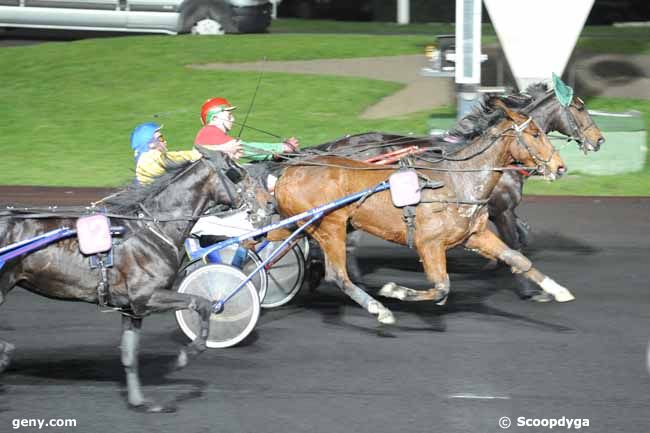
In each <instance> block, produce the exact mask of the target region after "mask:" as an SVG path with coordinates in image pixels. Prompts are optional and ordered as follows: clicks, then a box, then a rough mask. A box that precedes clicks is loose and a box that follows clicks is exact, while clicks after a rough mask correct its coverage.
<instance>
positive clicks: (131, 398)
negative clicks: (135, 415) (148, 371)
mask: <svg viewBox="0 0 650 433" xmlns="http://www.w3.org/2000/svg"><path fill="white" fill-rule="evenodd" d="M141 327H142V319H138V318H134V317H128V316H122V344H121V349H122V365H123V366H124V371H125V373H126V389H127V400H128V402H129V406H130V407H132V408H134V409H136V410H140V411H144V412H169V409H168V408H165V407H164V406H161V405H159V404H156V403H154V402H152V401H149V400H146V399H145V398H144V394H143V393H142V385H141V384H140V375H139V374H138V349H139V346H140V328H141Z"/></svg>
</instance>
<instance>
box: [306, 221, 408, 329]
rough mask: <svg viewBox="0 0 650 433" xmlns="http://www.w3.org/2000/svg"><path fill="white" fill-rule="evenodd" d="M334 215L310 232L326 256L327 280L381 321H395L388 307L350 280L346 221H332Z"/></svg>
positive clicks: (391, 322)
mask: <svg viewBox="0 0 650 433" xmlns="http://www.w3.org/2000/svg"><path fill="white" fill-rule="evenodd" d="M332 216H333V215H330V216H329V217H326V219H324V220H323V221H321V223H320V224H319V226H318V228H316V229H313V230H312V231H311V233H310V234H311V235H312V237H313V238H314V239H316V241H317V242H318V244H319V245H320V246H321V249H322V250H323V255H324V256H325V280H327V281H331V282H334V283H335V284H336V285H337V286H338V287H339V288H340V289H341V290H342V291H343V293H345V294H346V295H348V296H349V297H350V298H352V299H353V300H354V302H356V303H357V304H359V305H361V307H363V308H364V309H365V310H367V311H368V312H369V313H370V314H375V315H377V320H378V321H379V322H380V323H384V324H388V325H390V324H393V323H395V316H393V313H392V312H391V311H390V310H389V309H388V308H386V307H384V305H382V304H381V302H379V301H377V300H376V299H374V298H373V297H372V296H370V295H368V294H367V293H366V292H364V291H363V290H362V289H361V288H360V287H359V286H357V285H355V284H354V283H352V281H350V277H349V276H348V273H347V270H346V268H345V262H346V253H345V237H346V222H345V221H332Z"/></svg>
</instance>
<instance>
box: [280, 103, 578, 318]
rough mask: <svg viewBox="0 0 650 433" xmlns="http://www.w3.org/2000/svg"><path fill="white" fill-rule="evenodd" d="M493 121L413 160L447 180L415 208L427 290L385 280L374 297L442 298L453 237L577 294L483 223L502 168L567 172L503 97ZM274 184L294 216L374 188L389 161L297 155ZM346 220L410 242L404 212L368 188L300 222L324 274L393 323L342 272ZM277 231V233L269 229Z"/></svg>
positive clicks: (283, 207)
mask: <svg viewBox="0 0 650 433" xmlns="http://www.w3.org/2000/svg"><path fill="white" fill-rule="evenodd" d="M492 114H494V122H496V123H495V125H494V126H491V127H489V129H487V130H486V131H484V133H483V134H482V135H480V136H479V137H477V138H476V139H474V140H473V141H472V142H470V143H469V144H468V145H467V146H465V147H463V148H460V149H458V150H457V151H455V152H454V154H453V158H451V157H448V158H445V160H444V161H440V162H437V163H430V161H431V159H432V158H433V159H437V160H439V159H440V158H439V157H440V154H438V153H431V154H423V155H421V156H420V157H418V158H417V165H416V166H415V167H416V168H417V172H418V174H419V175H420V176H421V177H423V178H425V179H428V180H433V181H439V182H443V183H444V187H443V188H441V189H437V190H427V193H426V194H424V193H423V195H424V196H425V197H424V199H423V202H422V203H420V204H419V205H418V206H417V208H416V215H415V236H414V245H415V248H416V250H417V252H418V254H419V256H420V258H421V260H422V262H423V264H424V270H425V272H426V275H427V278H428V280H429V281H430V282H431V283H432V284H433V285H434V286H433V287H432V288H430V289H427V290H414V289H411V288H407V287H402V286H399V285H397V284H395V283H388V284H386V285H385V286H384V287H383V288H382V289H381V291H380V295H382V296H387V297H393V298H397V299H401V300H406V301H422V300H433V301H436V302H444V301H445V300H446V298H447V295H448V293H449V287H450V286H449V277H448V275H447V270H446V251H447V250H448V249H449V248H452V247H455V246H457V245H464V246H465V247H466V248H469V249H472V250H476V251H478V252H479V253H481V254H482V255H484V256H487V257H489V258H498V259H500V260H502V261H504V262H505V263H507V264H508V265H510V266H511V267H512V268H513V270H514V271H515V272H520V273H523V274H524V275H525V276H526V277H527V278H529V279H531V280H532V281H534V282H536V283H537V284H539V285H540V286H541V287H542V288H543V289H544V290H546V291H548V292H550V293H552V294H553V295H554V296H555V297H556V299H557V300H558V301H568V300H571V299H573V296H572V295H571V294H570V292H569V291H568V290H566V289H565V288H563V287H562V286H560V285H559V284H557V283H555V282H554V281H553V280H552V279H550V278H549V277H547V276H545V275H544V274H542V273H541V272H539V271H538V270H537V269H535V268H534V267H533V266H532V264H531V262H530V261H529V260H528V259H527V258H526V257H524V256H523V255H522V254H521V253H519V252H517V251H514V250H512V249H510V248H508V246H507V245H505V244H504V243H503V242H502V241H501V240H500V239H499V238H498V237H497V236H496V235H494V234H493V233H492V232H490V231H489V230H488V229H487V219H488V215H487V206H486V204H487V199H488V197H489V196H490V194H491V193H492V190H493V189H494V187H495V186H496V184H497V183H498V181H499V178H500V177H501V171H502V169H503V167H504V166H507V165H508V164H511V163H513V162H515V161H518V162H521V163H523V164H525V165H531V166H536V167H538V169H539V170H540V172H541V173H543V174H544V175H545V176H546V177H548V178H549V179H554V178H555V177H556V176H558V175H561V174H562V173H563V172H564V170H565V169H564V162H563V161H562V159H561V158H560V156H559V155H558V154H557V153H556V151H555V149H554V148H553V146H552V145H551V143H550V142H549V140H548V138H547V137H546V135H545V134H544V133H543V132H542V131H541V130H539V128H538V127H537V126H536V125H535V124H534V122H533V121H532V120H531V119H530V118H527V117H526V116H523V115H521V114H518V113H516V112H513V111H511V110H509V109H508V108H507V107H505V106H504V105H503V104H497V107H495V108H494V109H493V113H492ZM291 164H293V165H295V166H290V167H289V168H287V169H286V171H285V173H284V174H283V175H282V177H281V178H280V180H279V181H278V183H277V184H276V188H275V195H276V200H277V204H278V209H279V210H280V212H281V214H283V215H285V216H291V215H296V214H298V213H301V212H303V211H305V210H308V209H311V208H314V207H316V206H318V205H320V204H322V203H324V202H328V201H333V200H336V199H338V198H339V197H342V196H345V195H348V194H352V193H355V192H357V191H360V190H363V189H366V188H371V187H373V186H374V185H378V184H379V183H381V182H383V181H385V180H386V179H387V178H388V177H389V176H390V175H391V174H392V173H393V172H394V171H395V169H394V168H382V167H377V166H373V165H372V164H367V163H363V162H359V161H355V160H350V159H345V158H340V157H331V156H329V157H328V156H325V157H316V158H314V159H306V160H300V161H293V162H292V163H291ZM348 223H349V224H351V225H352V226H353V227H354V228H357V229H361V230H363V231H366V232H368V233H371V234H373V235H375V236H378V237H380V238H383V239H386V240H389V241H392V242H395V243H398V244H402V245H406V244H407V243H409V242H408V239H409V228H408V227H407V225H406V223H405V222H404V219H403V214H402V210H401V209H398V208H396V207H395V206H393V204H392V202H391V199H390V193H389V192H379V193H376V194H373V195H370V196H369V197H367V198H366V199H365V200H362V201H361V202H360V203H353V204H350V205H347V206H345V207H343V208H340V209H338V210H336V211H333V212H331V213H329V214H327V215H325V216H324V217H323V219H322V220H321V221H320V223H319V224H318V226H316V227H314V226H310V227H308V228H307V229H306V230H307V231H308V233H309V234H310V236H312V237H313V238H314V239H315V240H316V241H317V242H318V243H319V245H320V247H321V248H322V250H323V252H324V256H325V264H326V276H325V277H326V279H327V280H329V281H333V282H335V283H336V284H337V285H338V286H339V288H341V289H342V290H343V291H344V292H345V293H346V294H347V295H348V296H350V297H351V298H352V299H353V300H354V301H356V302H357V303H358V304H359V305H361V306H362V307H363V308H365V309H366V310H367V311H368V312H369V313H371V314H375V315H377V316H378V320H379V322H381V323H387V324H390V323H394V322H395V318H394V316H393V314H392V312H391V311H390V310H388V309H387V308H386V307H384V306H383V305H382V304H381V303H380V302H378V301H377V300H375V299H373V298H372V297H370V296H369V295H368V294H367V293H366V292H364V291H363V290H362V289H361V288H360V287H358V286H357V285H355V284H354V283H353V282H352V281H351V280H350V278H349V276H348V272H347V270H346V248H345V246H346V229H347V227H348ZM270 236H275V237H280V236H281V234H280V233H276V234H270Z"/></svg>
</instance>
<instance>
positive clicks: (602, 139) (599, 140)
mask: <svg viewBox="0 0 650 433" xmlns="http://www.w3.org/2000/svg"><path fill="white" fill-rule="evenodd" d="M604 142H605V137H602V136H601V137H600V138H599V139H598V141H597V142H596V145H597V146H598V147H600V146H602V144H603V143H604Z"/></svg>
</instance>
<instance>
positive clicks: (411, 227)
mask: <svg viewBox="0 0 650 433" xmlns="http://www.w3.org/2000/svg"><path fill="white" fill-rule="evenodd" d="M416 210H417V206H404V207H403V208H402V213H403V216H402V218H403V219H404V223H406V244H407V245H408V247H409V248H413V243H414V241H415V214H416Z"/></svg>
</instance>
